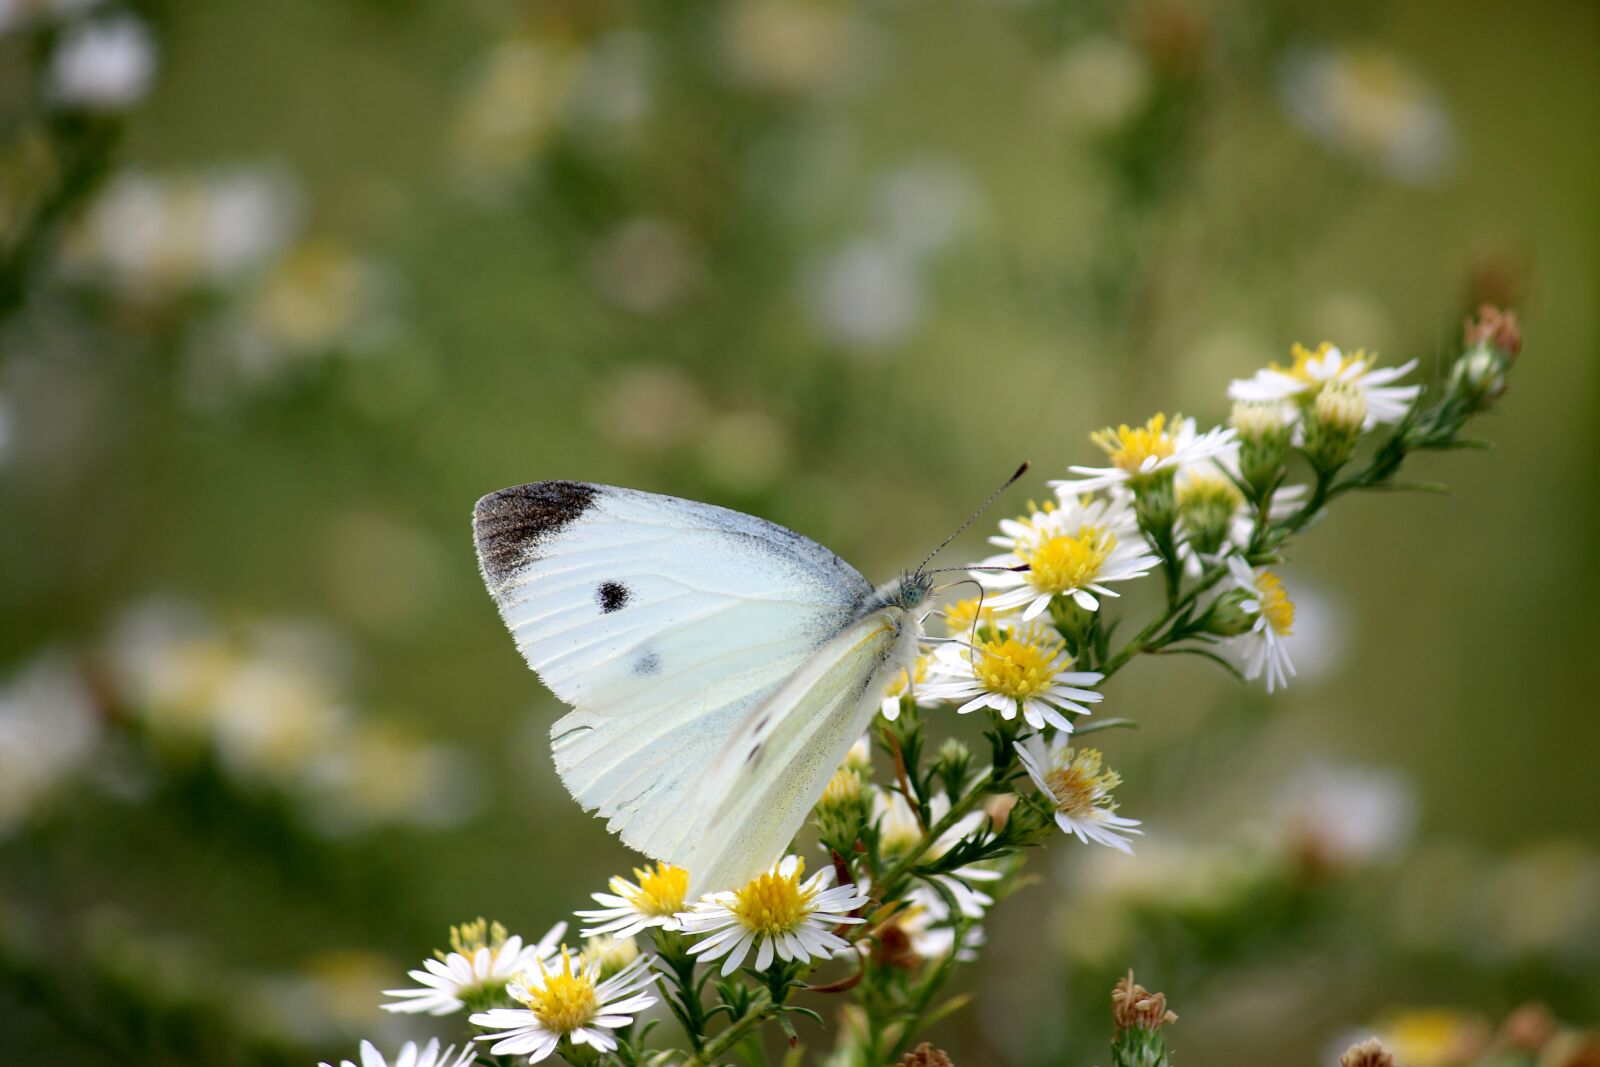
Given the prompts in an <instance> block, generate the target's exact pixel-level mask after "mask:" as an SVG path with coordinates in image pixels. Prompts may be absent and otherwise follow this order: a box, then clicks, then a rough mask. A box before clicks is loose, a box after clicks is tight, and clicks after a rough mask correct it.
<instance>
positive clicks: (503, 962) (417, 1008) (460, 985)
mask: <svg viewBox="0 0 1600 1067" xmlns="http://www.w3.org/2000/svg"><path fill="white" fill-rule="evenodd" d="M566 931H567V924H566V923H564V922H561V923H556V924H555V926H553V927H551V928H550V932H549V933H547V934H545V935H544V937H542V938H541V939H540V940H539V941H538V943H536V944H532V945H524V944H523V942H522V938H520V937H518V936H516V935H512V936H510V937H507V936H506V931H505V927H503V926H501V925H500V924H499V923H494V924H493V925H490V924H489V923H487V922H485V921H484V920H483V919H479V920H477V921H476V922H471V923H464V924H462V925H461V926H453V927H451V928H450V948H451V951H450V952H449V953H448V954H444V955H442V957H441V958H438V959H431V960H423V961H422V969H420V970H415V971H411V972H409V973H410V976H411V978H412V979H413V980H415V981H416V982H418V983H420V985H419V986H417V987H415V988H411V989H385V990H384V991H383V995H384V996H386V997H394V998H395V1000H394V1001H392V1002H391V1003H388V1004H384V1005H382V1007H383V1010H384V1011H392V1012H402V1013H405V1014H416V1013H420V1012H426V1013H427V1014H429V1015H449V1014H451V1013H452V1012H457V1011H460V1010H461V1009H462V1008H464V1007H466V1006H467V1005H468V1003H469V1002H471V1001H473V1000H475V999H478V998H481V997H483V996H485V995H487V994H493V993H498V992H499V991H500V990H502V989H504V988H505V987H506V983H507V982H509V981H510V980H511V979H512V978H513V977H514V976H516V975H517V974H520V973H523V972H525V971H528V970H531V969H532V968H534V967H536V966H538V965H539V964H540V963H541V962H542V961H544V960H547V959H550V958H552V957H553V956H554V954H555V951H556V945H557V943H558V942H560V940H561V935H562V934H564V933H566Z"/></svg>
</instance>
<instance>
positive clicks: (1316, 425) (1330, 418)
mask: <svg viewBox="0 0 1600 1067" xmlns="http://www.w3.org/2000/svg"><path fill="white" fill-rule="evenodd" d="M1366 421H1367V398H1366V397H1365V396H1364V395H1363V394H1362V392H1361V390H1360V389H1359V388H1357V387H1356V386H1354V385H1351V384H1349V383H1348V382H1341V381H1331V382H1328V383H1327V384H1326V385H1324V386H1323V387H1322V388H1321V389H1320V390H1318V391H1317V399H1316V400H1315V401H1313V402H1312V405H1311V412H1310V415H1309V417H1308V418H1307V420H1306V430H1305V435H1306V436H1305V443H1304V445H1303V446H1302V447H1303V448H1304V449H1305V452H1306V456H1307V457H1308V458H1309V459H1310V460H1311V463H1312V465H1313V466H1314V467H1316V468H1317V469H1318V470H1320V471H1322V472H1324V473H1327V472H1329V471H1334V470H1337V469H1338V468H1340V467H1342V466H1344V463H1345V461H1346V460H1348V459H1349V458H1350V453H1351V452H1353V451H1355V447H1356V439H1357V438H1358V437H1360V436H1361V428H1362V426H1363V425H1364V424H1365V423H1366Z"/></svg>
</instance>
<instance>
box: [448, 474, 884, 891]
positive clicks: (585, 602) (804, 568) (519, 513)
mask: <svg viewBox="0 0 1600 1067" xmlns="http://www.w3.org/2000/svg"><path fill="white" fill-rule="evenodd" d="M474 532H475V536H476V540H477V544H478V556H479V561H480V564H481V566H482V569H483V574H484V580H485V582H486V583H487V584H488V587H489V591H490V593H491V594H492V595H493V596H494V599H495V603H496V605H497V606H498V607H499V609H500V614H501V617H502V618H503V619H504V620H505V622H506V625H507V626H508V627H509V628H510V630H511V632H512V635H513V637H514V638H515V639H516V642H517V647H518V649H519V650H520V651H521V652H522V654H523V656H524V657H525V658H526V659H527V661H528V663H529V665H530V666H532V667H533V669H534V670H535V671H537V672H538V673H539V675H540V677H541V678H542V679H543V680H544V682H545V684H546V685H548V686H549V687H550V689H551V690H552V691H553V692H554V693H555V694H556V695H557V696H558V697H560V698H561V699H562V700H564V701H566V702H567V703H569V704H571V705H572V706H573V711H572V712H571V713H570V714H568V715H566V716H564V717H563V718H562V719H561V720H559V721H558V722H557V723H556V724H555V727H554V728H553V729H552V731H551V738H552V747H553V749H554V752H555V761H556V769H557V771H558V772H559V773H560V775H561V778H562V781H563V782H564V783H566V785H567V787H568V789H569V790H571V792H572V794H573V796H575V797H576V798H577V799H578V800H579V802H580V803H582V804H583V805H584V806H585V807H586V808H589V809H593V810H596V811H597V812H598V813H599V814H601V815H603V816H606V817H607V818H608V819H609V820H610V824H609V825H610V828H611V829H612V830H614V831H615V832H617V833H619V834H621V836H622V839H623V840H624V841H625V842H627V843H628V844H629V845H631V846H633V847H634V848H637V849H639V850H640V851H642V852H645V853H647V854H649V855H651V856H655V857H657V858H661V859H667V860H670V861H673V862H680V863H681V862H683V858H684V857H685V855H687V853H688V851H689V848H690V846H691V845H692V844H693V840H692V837H693V835H694V834H696V833H700V832H703V830H704V827H699V826H697V825H696V821H695V820H692V819H686V818H682V817H680V818H672V817H670V816H671V815H672V813H673V811H674V809H676V808H678V807H679V806H680V805H681V804H682V803H683V801H684V799H685V797H688V796H690V795H694V794H695V792H696V788H697V783H698V782H699V780H700V779H701V778H702V777H704V776H705V775H706V774H707V772H708V770H709V769H710V766H709V764H710V763H711V761H712V760H713V758H714V757H716V756H717V754H718V753H721V752H723V751H724V749H725V747H726V745H727V744H728V742H729V740H730V738H732V737H733V736H734V734H735V733H736V731H737V730H738V729H739V728H740V727H741V725H742V724H745V723H746V722H747V721H748V720H749V717H750V715H751V713H752V712H753V711H754V709H756V708H757V707H758V706H760V705H761V704H762V703H763V702H764V701H766V700H767V699H768V698H769V697H771V696H772V695H773V694H774V693H775V692H776V691H777V690H778V688H779V687H780V685H782V683H783V682H784V680H785V679H787V678H789V677H790V676H791V675H793V674H794V673H795V672H796V671H797V670H799V669H800V668H801V667H802V666H803V665H804V664H806V662H807V661H808V659H809V658H810V657H812V655H813V654H814V653H816V652H817V651H818V650H819V649H820V648H822V647H823V646H824V645H826V644H827V643H828V642H829V641H830V639H832V638H834V636H835V635H837V634H839V633H840V631H841V630H843V629H844V628H845V627H847V626H848V625H849V624H850V623H852V622H853V621H855V620H856V619H858V618H859V617H860V615H861V613H862V610H863V605H865V604H866V603H867V602H868V601H869V599H870V598H871V596H872V592H873V590H872V587H871V585H870V584H869V583H868V582H867V580H866V579H865V578H863V577H862V576H861V575H860V574H859V573H858V572H857V571H855V570H854V568H852V567H850V565H849V564H847V563H845V562H844V561H843V560H841V559H840V558H839V557H837V556H835V555H834V554H833V553H832V552H829V551H828V550H827V549H826V548H823V547H822V546H821V545H819V544H817V543H816V542H814V541H811V540H809V539H808V538H805V537H803V536H801V535H800V534H797V533H795V532H794V531H792V530H787V529H785V528H784V527H781V526H778V525H776V524H774V523H770V522H767V521H765V520H763V519H758V518H755V517H753V516H749V515H744V514H741V513H739V512H735V511H730V510H728V509H725V508H719V507H716V506H714V505H710V504H700V503H696V502H693V501H688V500H680V499H677V498H675V497H667V496H658V495H655V494H652V493H642V492H638V491H635V490H630V489H619V488H615V487H611V486H602V485H591V484H588V483H583V482H537V483H533V484H531V485H524V486H517V487H515V488H512V489H505V490H502V491H500V492H498V493H492V494H490V495H489V496H486V497H484V498H483V499H482V500H480V501H479V502H478V506H477V509H476V511H475V513H474ZM779 847H781V845H780V846H779Z"/></svg>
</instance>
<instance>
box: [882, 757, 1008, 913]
mask: <svg viewBox="0 0 1600 1067" xmlns="http://www.w3.org/2000/svg"><path fill="white" fill-rule="evenodd" d="M949 812H950V798H949V797H947V796H945V795H944V794H943V793H940V794H938V795H936V796H934V798H933V799H932V800H931V801H930V802H929V804H928V815H929V817H930V822H933V823H937V822H938V821H939V820H940V819H943V818H944V817H945V816H946V815H947V814H949ZM872 818H873V821H874V822H875V823H876V824H877V827H878V834H879V847H881V848H882V849H883V851H884V852H885V854H888V855H894V854H896V853H904V852H906V851H908V850H910V849H912V848H914V847H916V845H917V844H918V843H920V842H921V840H922V824H921V823H919V822H918V821H917V815H916V812H914V811H912V810H911V803H910V801H908V800H906V798H905V797H903V796H901V795H900V794H899V793H897V792H891V791H890V790H887V789H878V788H874V789H873V791H872ZM985 820H986V816H985V815H984V813H983V812H981V811H974V812H970V813H968V814H967V815H965V816H963V817H962V818H960V819H959V820H957V821H956V824H955V825H954V826H952V827H950V829H948V830H946V831H945V832H944V833H942V834H940V835H939V837H938V839H937V840H936V841H934V843H933V844H931V845H929V846H928V848H927V849H926V851H925V852H924V853H923V859H924V861H925V862H932V861H933V860H936V859H938V858H939V857H940V856H943V855H944V854H945V853H946V852H949V851H950V850H951V849H952V848H954V847H955V846H956V845H957V844H958V843H959V842H960V841H962V840H963V839H965V838H969V837H971V836H972V835H973V834H975V833H977V832H978V831H979V830H980V829H982V827H983V825H984V822H985ZM1001 877H1002V875H1001V872H999V871H996V870H992V869H990V868H988V867H983V866H980V865H978V864H975V863H969V864H967V865H966V866H965V867H962V868H959V869H958V870H956V871H953V872H951V873H949V874H936V875H934V876H933V880H934V881H936V882H938V883H939V884H940V885H942V886H943V887H944V888H945V890H946V891H947V892H948V893H949V894H950V896H951V897H952V898H954V900H955V901H956V903H957V905H958V906H959V907H960V910H961V914H962V915H963V916H965V917H966V918H968V919H981V918H983V915H984V912H985V911H986V910H987V909H988V908H989V907H990V906H991V905H993V904H994V898H993V897H991V896H989V894H987V893H985V892H983V890H981V889H979V888H977V887H976V886H974V885H973V884H972V883H973V882H977V883H980V884H982V883H984V882H996V881H999V880H1000V878H1001ZM929 892H933V891H932V890H929ZM940 900H941V901H942V900H943V897H940ZM940 910H942V909H940Z"/></svg>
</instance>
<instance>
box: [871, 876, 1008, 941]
mask: <svg viewBox="0 0 1600 1067" xmlns="http://www.w3.org/2000/svg"><path fill="white" fill-rule="evenodd" d="M943 877H946V878H947V877H948V875H946V876H943ZM996 877H999V876H998V874H997V875H996ZM990 903H993V901H990ZM982 915H983V913H982V912H981V911H979V912H978V913H977V914H972V913H970V912H967V911H966V909H965V908H963V913H962V916H961V918H963V919H966V920H968V921H969V923H970V925H968V926H967V928H966V933H964V934H963V935H962V937H961V945H960V947H959V948H958V947H957V946H956V926H957V923H958V921H959V919H958V918H957V917H955V916H953V915H952V914H951V911H950V905H949V904H947V903H946V902H945V898H944V897H943V896H941V895H940V894H939V893H938V892H936V891H935V890H933V889H931V888H929V887H928V886H925V885H919V886H917V887H916V888H915V889H913V890H911V892H909V893H907V894H906V906H905V907H904V908H902V909H901V910H900V911H899V912H896V913H895V916H894V920H893V921H894V923H895V925H896V926H898V927H900V929H901V930H903V931H904V932H905V933H906V935H907V936H908V937H909V938H910V939H911V951H913V952H915V953H916V954H917V955H918V956H921V957H922V958H923V959H925V960H937V959H943V958H944V957H946V956H948V955H950V953H951V952H955V953H956V959H958V960H960V961H961V962H963V963H970V962H971V961H973V960H975V959H977V958H978V949H980V948H982V947H983V945H984V943H985V941H986V940H987V939H986V937H985V936H984V932H983V927H981V926H979V925H978V924H977V922H976V921H975V920H977V919H979V918H981V917H982Z"/></svg>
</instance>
